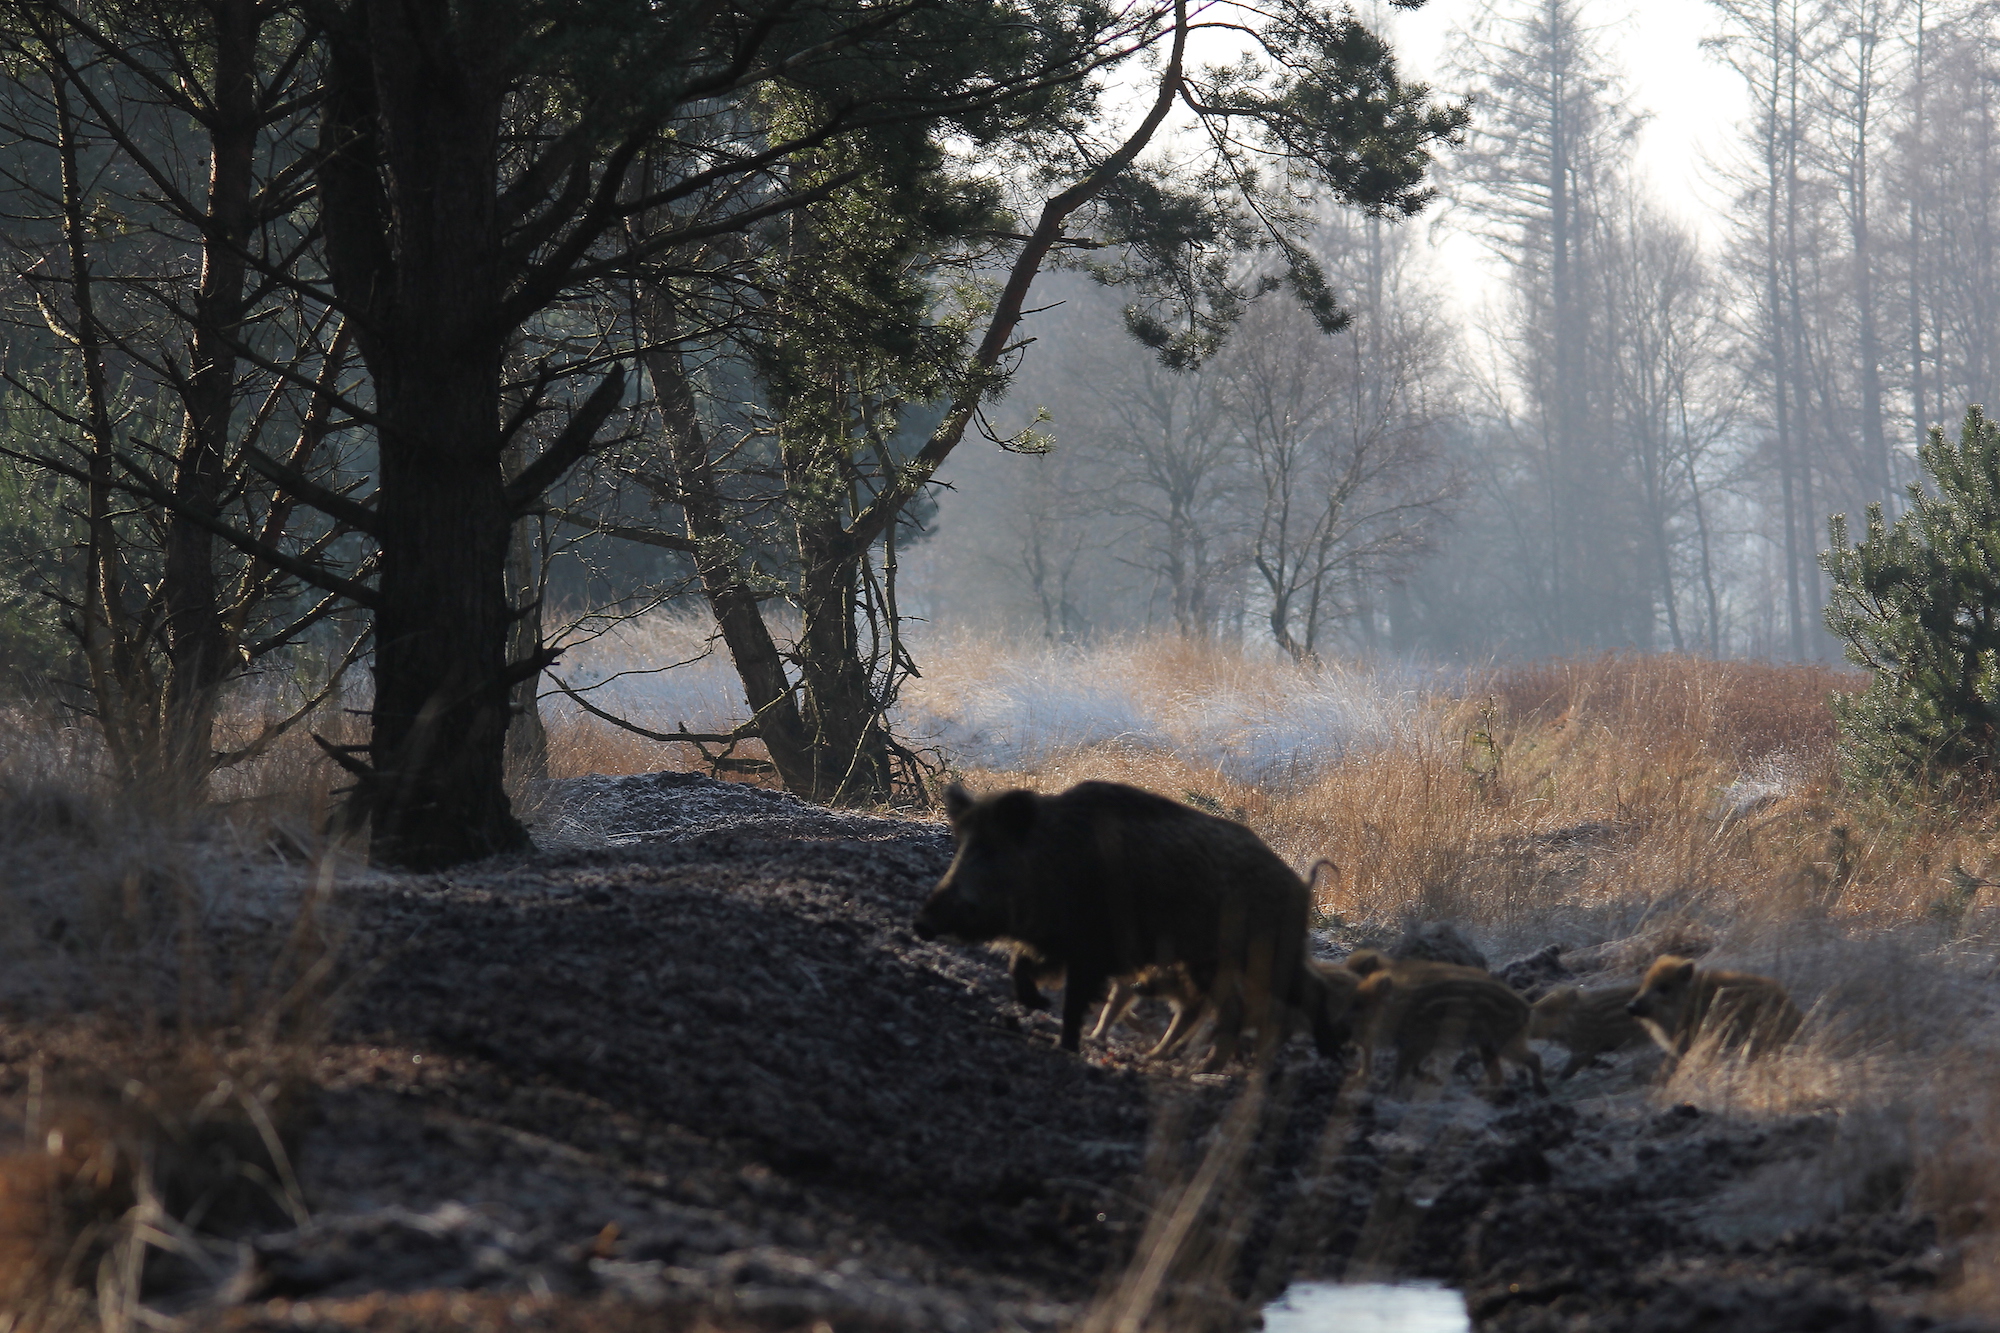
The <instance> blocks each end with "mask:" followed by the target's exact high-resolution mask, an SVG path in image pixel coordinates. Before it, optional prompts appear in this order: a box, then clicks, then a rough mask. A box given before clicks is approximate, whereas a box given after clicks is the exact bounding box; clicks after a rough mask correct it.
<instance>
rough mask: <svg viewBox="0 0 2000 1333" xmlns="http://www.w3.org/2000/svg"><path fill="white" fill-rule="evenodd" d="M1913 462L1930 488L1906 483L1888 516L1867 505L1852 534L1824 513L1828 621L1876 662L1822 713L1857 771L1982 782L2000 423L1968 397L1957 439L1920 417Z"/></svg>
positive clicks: (1989, 699)
mask: <svg viewBox="0 0 2000 1333" xmlns="http://www.w3.org/2000/svg"><path fill="white" fill-rule="evenodd" d="M1918 460H1919V462H1920V463H1921V464H1922V466H1923V470H1924V472H1925V473H1926V474H1927V475H1928V476H1929V477H1930V478H1931V480H1932V482H1933V483H1934V484H1935V486H1936V488H1937V493H1936V494H1935V495H1928V494H1926V493H1925V492H1924V489H1923V488H1922V487H1921V486H1912V487H1910V509H1909V512H1907V513H1905V514H1904V515H1903V516H1902V517H1900V518H1898V519H1897V520H1896V521H1895V522H1894V523H1893V524H1888V523H1885V522H1884V521H1883V518H1882V507H1881V506H1880V505H1870V506H1868V535H1867V536H1866V538H1864V539H1863V540H1862V541H1860V542H1858V543H1856V544H1854V545H1852V546H1850V545H1849V544H1848V539H1847V522H1846V518H1845V516H1844V515H1838V514H1837V515H1835V516H1834V517H1833V520H1832V529H1833V547H1832V549H1831V550H1829V551H1827V552H1826V553H1825V554H1824V555H1822V556H1821V557H1820V564H1821V565H1822V566H1823V567H1824V568H1825V569H1826V571H1827V573H1829V574H1831V575H1832V576H1833V583H1834V588H1833V597H1832V600H1831V601H1829V602H1828V603H1827V608H1826V624H1827V628H1828V629H1830V630H1831V631H1833V633H1834V634H1836V635H1838V636H1839V637H1840V638H1841V639H1842V640H1844V641H1845V642H1846V644H1847V656H1848V659H1849V660H1850V661H1852V662H1855V663H1857V664H1859V665H1861V666H1865V667H1868V668H1869V669H1871V670H1872V671H1873V672H1874V673H1875V679H1874V681H1873V683H1871V684H1870V685H1869V687H1868V688H1867V690H1865V691H1864V692H1862V693H1860V694H1857V695H1846V696H1839V695H1837V696H1835V698H1834V700H1833V707H1834V714H1835V717H1836V719H1837V720H1838V722H1839V725H1840V732H1841V747H1842V753H1843V757H1844V758H1845V759H1846V761H1847V765H1848V769H1849V773H1850V775H1851V776H1852V777H1854V778H1856V779H1857V780H1860V781H1864V782H1883V781H1890V782H1901V781H1915V782H1919V783H1922V784H1924V785H1927V786H1943V787H1965V786H1968V785H1969V786H1973V787H1979V788H1983V787H1986V786H1988V785H1990V784H1991V782H1992V781H1993V779H1994V777H1995V776H1996V764H1995V762H1994V760H1995V754H1994V747H1995V741H1996V738H2000V424H1996V423H1994V422H1992V421H1989V420H1987V418H1986V414H1985V412H1984V411H1983V410H1982V409H1981V408H1978V407H1971V408H1968V409H1966V413H1965V424H1964V427H1963V429H1962V430H1961V431H1960V433H1959V438H1958V440H1957V442H1956V443H1954V442H1952V441H1950V440H1947V439H1946V438H1945V434H1944V431H1943V430H1942V429H1940V428H1938V427H1935V426H1933V427H1932V428H1931V433H1930V439H1929V441H1928V442H1926V443H1925V444H1924V445H1922V446H1921V447H1920V448H1919V449H1918Z"/></svg>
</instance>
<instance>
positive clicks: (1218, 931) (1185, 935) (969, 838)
mask: <svg viewBox="0 0 2000 1333" xmlns="http://www.w3.org/2000/svg"><path fill="white" fill-rule="evenodd" d="M945 810H946V812H947V813H948V814H949V815H950V816H951V831H952V838H953V840H954V841H955V842H956V843H957V844H958V850H957V855H955V856H954V857H953V858H952V863H951V868H950V869H949V870H947V871H945V874H944V878H943V879H942V880H940V881H939V882H938V886H937V888H936V890H935V891H933V892H932V894H931V896H930V898H929V900H928V901H926V902H925V903H924V905H923V908H922V910H920V911H919V912H918V913H917V919H916V923H915V924H916V931H917V934H919V935H920V936H922V937H923V938H925V939H935V938H937V937H938V936H940V935H944V936H950V937H951V938H953V939H958V940H963V941H965V942H967V943H971V944H983V943H986V942H988V941H991V940H1002V939H1005V940H1017V941H1019V942H1021V943H1022V944H1025V945H1026V946H1027V947H1028V948H1029V949H1030V950H1032V951H1033V953H1034V954H1035V955H1036V956H1037V957H1039V958H1040V959H1042V960H1043V962H1044V964H1045V965H1047V966H1049V967H1062V968H1064V969H1065V977H1064V982H1063V1011H1062V1045H1063V1049H1064V1050H1070V1051H1073V1050H1076V1049H1077V1047H1078V1045H1079V1044H1080V1040H1081V1037H1082V1033H1083V1015H1084V1011H1085V1010H1086V1009H1087V1008H1088V1007H1089V1006H1090V1004H1091V1003H1092V1002H1093V1001H1095V1000H1096V999H1097V998H1098V997H1099V996H1100V995H1101V994H1103V992H1104V986H1105V983H1106V982H1107V981H1109V980H1110V979H1111V978H1113V977H1136V976H1138V975H1140V974H1141V973H1143V972H1145V971H1147V970H1148V969H1152V968H1164V967H1168V966H1170V965H1172V964H1175V963H1178V964H1181V966H1182V967H1183V969H1184V970H1185V972H1186V975H1187V977H1188V981H1189V984H1190V986H1191V987H1192V989H1193V991H1194V992H1195V993H1197V994H1199V995H1201V996H1204V997H1206V998H1207V1000H1208V1002H1209V1003H1210V1004H1212V1005H1213V1006H1214V1008H1215V1014H1216V1027H1215V1054H1214V1057H1213V1058H1212V1060H1211V1062H1210V1064H1211V1067H1216V1066H1219V1065H1221V1064H1224V1063H1226V1062H1227V1061H1228V1060H1229V1059H1230V1058H1231V1057H1232V1056H1234V1054H1235V1052H1236V1044H1237V1042H1238V1040H1239V1039H1240V1037H1241V1035H1242V1033H1243V1031H1244V1029H1245V1028H1246V1027H1254V1028H1256V1029H1257V1031H1258V1033H1259V1034H1260V1035H1264V1036H1267V1037H1272V1038H1275V1037H1276V1036H1277V1035H1278V1034H1281V1033H1283V1031H1284V1030H1285V1029H1284V1021H1283V1020H1284V1013H1285V1010H1284V1008H1283V1006H1287V1005H1289V1006H1291V1007H1292V1008H1293V1009H1296V1010H1298V1011H1300V1012H1302V1013H1304V1014H1307V1015H1310V1016H1311V1017H1312V1020H1313V1041H1314V1043H1315V1044H1316V1045H1318V1047H1319V1049H1320V1050H1321V1052H1322V1053H1324V1054H1326V1055H1337V1054H1338V1053H1339V1051H1340V1048H1341V1046H1342V1045H1343V1044H1344V1043H1345V1041H1346V1033H1345V1032H1344V1031H1341V1030H1340V1028H1339V1024H1338V1021H1337V1018H1336V1014H1337V1013H1338V1012H1339V1008H1338V1007H1337V1006H1335V1005H1333V1004H1331V1003H1329V1002H1328V1000H1327V998H1326V997H1325V996H1324V994H1323V993H1322V992H1323V991H1324V989H1325V984H1326V983H1325V982H1324V980H1323V979H1322V978H1321V977H1320V976H1319V974H1318V973H1316V972H1315V971H1313V969H1312V968H1310V967H1309V966H1307V954H1306V922H1307V918H1308V916H1309V915H1310V912H1311V903H1310V894H1309V892H1308V890H1307V888H1306V885H1305V881H1303V880H1301V879H1300V878H1299V877H1298V876H1297V875H1296V874H1294V873H1292V869H1291V867H1289V866H1287V865H1286V864H1285V863H1284V862H1283V861H1282V860H1280V859H1279V857H1278V855H1277V853H1275V852H1273V851H1272V850H1271V849H1270V848H1269V847H1266V846H1265V845H1264V842H1263V839H1261V838H1259V837H1258V836H1257V835H1256V834H1254V833H1252V832H1251V831H1250V830H1249V829H1247V828H1245V827H1243V825H1241V824H1238V823H1236V822H1235V821H1233V820H1228V819H1223V818H1220V817H1218V816H1216V815H1210V814H1205V813H1203V812H1202V811H1200V810H1195V809H1191V808H1189V807H1188V806H1185V805H1182V804H1181V803H1180V802H1178V801H1171V800H1168V799H1167V798H1166V797H1164V796H1155V795H1154V794H1152V793H1151V792H1146V791H1141V790H1139V789H1138V788H1137V787H1128V786H1126V785H1124V784H1123V783H1117V782H1080V783H1078V784H1077V785H1076V786H1074V787H1071V788H1070V789H1069V790H1068V791H1066V792H1063V793H1061V794H1060V795H1057V796H1042V795H1039V794H1037V793H1035V792H1031V791H1021V790H1015V791H1004V792H999V793H996V794H994V795H991V796H986V797H982V798H979V799H977V800H975V799H974V798H973V796H972V795H971V793H969V792H967V791H966V790H965V789H964V788H963V787H960V786H958V785H957V784H955V783H954V784H953V785H952V786H951V787H950V788H949V789H948V790H947V791H946V792H945Z"/></svg>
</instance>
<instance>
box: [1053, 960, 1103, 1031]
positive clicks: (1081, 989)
mask: <svg viewBox="0 0 2000 1333" xmlns="http://www.w3.org/2000/svg"><path fill="white" fill-rule="evenodd" d="M1105 980H1106V978H1105V975H1104V973H1102V972H1091V971H1087V970H1085V969H1084V968H1081V967H1078V966H1076V965H1075V964H1074V963H1072V964H1071V965H1070V969H1069V976H1068V977H1066V978H1065V979H1064V981H1063V1012H1062V1048H1063V1049H1064V1050H1066V1051H1074V1050H1078V1049H1080V1048H1081V1047H1082V1045H1083V1011H1084V1010H1086V1009H1088V1008H1090V1006H1091V1005H1092V1004H1093V1003H1095V1002H1096V1000H1097V998H1098V997H1099V996H1100V995H1102V994H1104V982H1105Z"/></svg>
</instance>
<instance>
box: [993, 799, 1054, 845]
mask: <svg viewBox="0 0 2000 1333" xmlns="http://www.w3.org/2000/svg"><path fill="white" fill-rule="evenodd" d="M1040 799H1041V798H1040V797H1038V796H1036V795H1035V794H1034V793H1033V792H1031V791H1026V790H1021V791H1010V792H1002V793H1001V794H1000V795H998V796H996V797H994V798H993V804H992V806H991V807H990V809H991V810H992V815H991V818H992V820H993V828H994V829H995V830H996V831H997V832H1000V833H1005V834H1008V835H1010V836H1012V837H1016V838H1024V837H1026V836H1027V834H1028V830H1029V829H1031V828H1033V827H1034V826H1035V813H1036V811H1035V806H1036V804H1037V803H1038V802H1039V801H1040Z"/></svg>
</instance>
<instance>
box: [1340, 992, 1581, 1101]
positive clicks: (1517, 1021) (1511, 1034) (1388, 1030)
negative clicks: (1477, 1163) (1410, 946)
mask: <svg viewBox="0 0 2000 1333" xmlns="http://www.w3.org/2000/svg"><path fill="white" fill-rule="evenodd" d="M1356 999H1357V1003H1358V1005H1359V1007H1360V1010H1361V1015H1362V1017H1361V1031H1362V1048H1361V1049H1362V1060H1361V1068H1362V1070H1363V1071H1364V1072H1367V1071H1371V1070H1373V1068H1374V1066H1375V1050H1376V1048H1377V1047H1378V1046H1382V1045H1385V1044H1386V1045H1393V1046H1394V1047H1395V1048H1396V1072H1395V1076H1394V1077H1393V1079H1392V1080H1391V1086H1392V1087H1401V1086H1403V1085H1404V1084H1405V1083H1407V1082H1408V1081H1409V1079H1410V1078H1411V1077H1412V1076H1414V1075H1416V1074H1418V1073H1419V1072H1420V1071H1421V1070H1422V1069H1423V1065H1424V1061H1425V1060H1427V1059H1429V1058H1430V1056H1431V1055H1432V1054H1433V1053H1434V1052H1436V1051H1438V1050H1440V1049H1443V1050H1457V1049H1459V1048H1461V1047H1465V1046H1471V1047H1473V1048H1474V1049H1476V1050H1477V1051H1478V1052H1479V1058H1480V1060H1481V1062H1482V1063H1483V1064H1484V1065H1485V1066H1486V1081H1487V1083H1488V1084H1489V1085H1490V1086H1492V1087H1494V1088H1499V1087H1503V1086H1505V1084H1506V1081H1507V1080H1506V1075H1505V1073H1503V1072H1502V1070H1501V1067H1500V1061H1501V1060H1502V1059H1503V1058H1504V1059H1507V1060H1511V1061H1513V1062H1514V1063H1515V1064H1518V1065H1520V1066H1522V1067H1523V1068H1525V1069H1526V1070H1527V1071H1528V1074H1529V1077H1531V1078H1532V1079H1534V1082H1535V1091H1536V1092H1538V1093H1543V1094H1546V1093H1547V1092H1548V1085H1547V1084H1546V1083H1545V1082H1544V1081H1543V1079H1542V1061H1541V1057H1540V1056H1538V1055H1536V1054H1535V1052H1534V1050H1533V1049H1532V1048H1531V1047H1530V1046H1529V1045H1528V1016H1529V1015H1528V1002H1527V1001H1526V1000H1524V999H1522V998H1521V997H1520V996H1519V995H1517V994H1515V992H1514V991H1513V990H1512V988H1510V987H1509V986H1507V984H1506V983H1504V982H1502V981H1500V980H1498V979H1497V978H1495V977H1492V976H1489V975H1486V974H1483V973H1479V972H1478V971H1477V970H1476V969H1473V968H1465V967H1453V966H1451V965H1450V964H1444V963H1416V964H1394V965H1391V966H1389V967H1383V968H1376V969H1374V970H1372V971H1370V972H1369V974H1368V975H1367V976H1366V977H1364V978H1363V979H1362V981H1361V986H1360V990H1359V991H1358V992H1357V996H1356Z"/></svg>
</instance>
